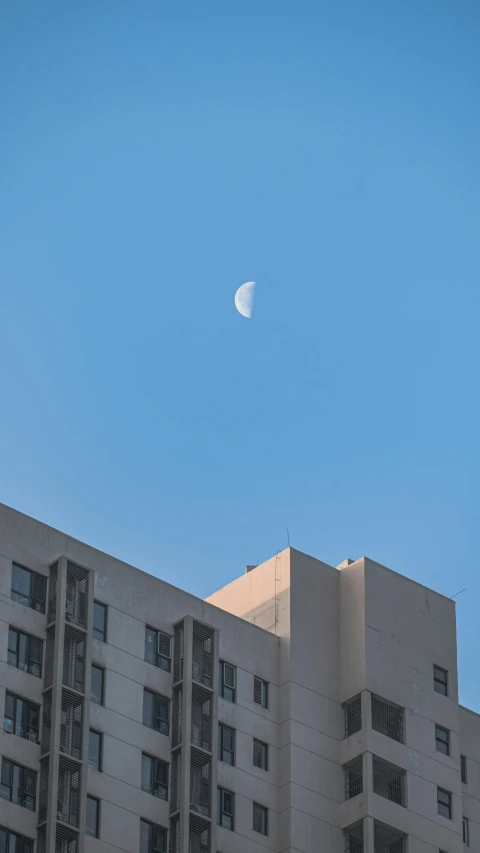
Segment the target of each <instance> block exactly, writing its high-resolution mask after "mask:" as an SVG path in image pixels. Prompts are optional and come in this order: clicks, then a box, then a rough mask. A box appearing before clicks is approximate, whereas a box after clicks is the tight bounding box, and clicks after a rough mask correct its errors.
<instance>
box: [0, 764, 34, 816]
mask: <svg viewBox="0 0 480 853" xmlns="http://www.w3.org/2000/svg"><path fill="white" fill-rule="evenodd" d="M36 787H37V774H36V773H35V771H34V770H28V768H27V767H21V766H20V764H14V762H13V761H8V759H6V758H3V759H2V775H1V783H0V797H2V799H4V800H8V801H9V802H10V803H16V804H17V806H23V808H24V809H30V811H31V812H34V811H35V790H36Z"/></svg>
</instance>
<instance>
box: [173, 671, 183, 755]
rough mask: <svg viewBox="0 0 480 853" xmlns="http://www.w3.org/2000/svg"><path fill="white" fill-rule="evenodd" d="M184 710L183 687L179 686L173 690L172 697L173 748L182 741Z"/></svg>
mask: <svg viewBox="0 0 480 853" xmlns="http://www.w3.org/2000/svg"><path fill="white" fill-rule="evenodd" d="M182 708H183V687H182V685H181V684H179V685H178V686H177V687H174V688H173V696H172V746H179V745H180V743H181V741H182Z"/></svg>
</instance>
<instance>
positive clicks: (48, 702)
mask: <svg viewBox="0 0 480 853" xmlns="http://www.w3.org/2000/svg"><path fill="white" fill-rule="evenodd" d="M51 732H52V691H51V690H47V692H46V693H44V694H43V714H42V750H41V751H42V755H45V753H47V752H50V736H51Z"/></svg>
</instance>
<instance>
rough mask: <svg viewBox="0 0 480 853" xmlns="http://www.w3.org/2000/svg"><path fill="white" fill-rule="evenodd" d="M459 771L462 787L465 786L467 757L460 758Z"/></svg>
mask: <svg viewBox="0 0 480 853" xmlns="http://www.w3.org/2000/svg"><path fill="white" fill-rule="evenodd" d="M460 771H461V774H462V782H463V784H464V785H466V784H467V757H466V756H465V755H461V756H460Z"/></svg>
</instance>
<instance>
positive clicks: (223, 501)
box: [0, 0, 480, 711]
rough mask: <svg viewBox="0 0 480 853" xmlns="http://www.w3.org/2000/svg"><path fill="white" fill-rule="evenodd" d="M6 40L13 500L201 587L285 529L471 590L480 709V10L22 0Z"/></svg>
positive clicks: (1, 475) (3, 180)
mask: <svg viewBox="0 0 480 853" xmlns="http://www.w3.org/2000/svg"><path fill="white" fill-rule="evenodd" d="M0 40H1V43H0V79H1V81H2V82H1V98H0V103H1V129H0V198H1V203H0V355H1V365H2V370H1V386H0V387H1V395H0V499H1V500H2V501H3V502H5V503H8V504H10V505H12V506H14V507H16V508H17V509H20V510H22V511H24V512H26V513H28V514H30V515H33V516H36V517H38V518H40V519H42V520H44V521H46V522H48V523H49V524H52V525H53V526H55V527H58V528H60V529H62V530H65V531H66V532H68V533H70V534H72V535H74V536H77V537H78V538H80V539H83V540H85V541H87V542H89V543H90V544H92V545H95V546H97V547H99V548H101V549H103V550H106V551H108V552H110V553H113V554H115V555H116V556H120V557H122V558H123V559H125V560H127V561H129V562H132V563H134V564H135V565H137V566H139V567H141V568H143V569H146V570H147V571H150V572H153V573H154V574H158V575H159V576H160V577H162V578H165V579H166V580H168V581H170V582H173V583H175V584H177V585H179V586H182V587H184V588H186V589H188V590H190V591H192V592H194V593H196V594H198V595H201V596H205V595H207V594H209V593H210V592H211V591H213V590H214V589H216V588H218V587H220V586H223V585H224V584H225V583H227V582H228V581H229V580H231V579H232V578H234V577H236V576H238V575H239V574H241V573H242V572H243V571H244V567H245V565H246V564H247V563H256V562H257V560H258V561H262V560H264V559H266V558H268V557H269V556H271V555H272V554H274V553H275V552H276V550H277V549H282V548H284V547H285V546H286V545H287V533H286V529H287V527H288V528H289V531H290V540H291V543H292V545H294V546H295V547H297V548H299V549H300V550H304V551H307V552H308V553H311V554H313V555H314V556H317V557H319V558H321V559H323V560H325V561H327V562H329V563H332V564H334V565H336V564H337V563H339V562H340V561H342V560H343V559H344V558H345V557H348V556H349V555H351V556H352V557H354V558H356V557H359V556H361V555H364V554H366V555H368V556H370V557H372V558H373V559H376V560H378V561H379V562H382V563H385V564H386V565H388V566H390V567H391V568H394V569H395V570H397V571H399V572H401V573H404V574H407V575H409V576H410V577H412V578H414V579H416V580H418V581H420V582H422V583H424V584H427V585H429V586H432V587H434V588H435V589H437V590H438V591H440V592H442V593H444V594H446V595H449V596H450V595H453V594H454V593H456V592H457V591H458V590H460V589H462V588H463V587H466V588H467V591H466V592H464V593H462V594H461V595H460V596H459V597H458V604H457V614H458V622H459V654H460V678H461V681H462V686H461V699H462V701H463V702H464V703H466V704H469V705H471V706H473V707H475V708H476V709H477V710H479V711H480V689H479V687H478V679H476V678H475V677H473V675H472V672H477V670H478V660H477V658H478V648H477V647H478V606H479V594H480V580H479V568H478V560H479V551H480V546H479V544H478V541H477V540H478V532H479V509H480V496H479V473H480V472H479V435H480V403H479V356H478V340H479V331H478V329H479V309H480V295H479V294H480V290H479V283H480V276H479V273H480V262H479V246H480V215H479V212H480V133H479V131H480V99H479V91H480V51H479V47H478V46H479V44H480V6H479V3H478V0H465V2H462V3H460V2H452V1H451V0H448V1H447V0H423V2H418V0H404V2H397V3H389V2H385V0H365V2H361V3H360V2H358V0H351V1H350V2H344V1H343V0H335V2H333V0H328V2H318V0H305V1H304V2H297V3H294V2H291V0H288V2H286V0H274V1H273V0H244V2H242V3H231V2H225V0H222V2H220V0H213V1H212V2H209V0H207V2H206V3H199V2H198V0H195V2H173V3H172V2H160V0H155V2H153V1H152V2H147V0H139V2H126V0H125V2H119V0H99V2H77V3H66V2H64V0H61V2H48V0H47V2H44V3H39V2H38V1H37V0H30V2H29V1H28V0H25V2H14V3H5V4H3V8H2V11H1V13H0ZM250 279H254V280H256V282H257V289H256V303H255V310H254V314H253V318H252V319H251V320H246V319H244V318H243V317H241V316H240V315H239V314H238V313H237V312H236V311H235V308H234V304H233V297H234V293H235V290H236V289H237V287H238V286H239V285H240V284H242V283H243V282H244V281H248V280H250ZM475 682H477V683H475Z"/></svg>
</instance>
